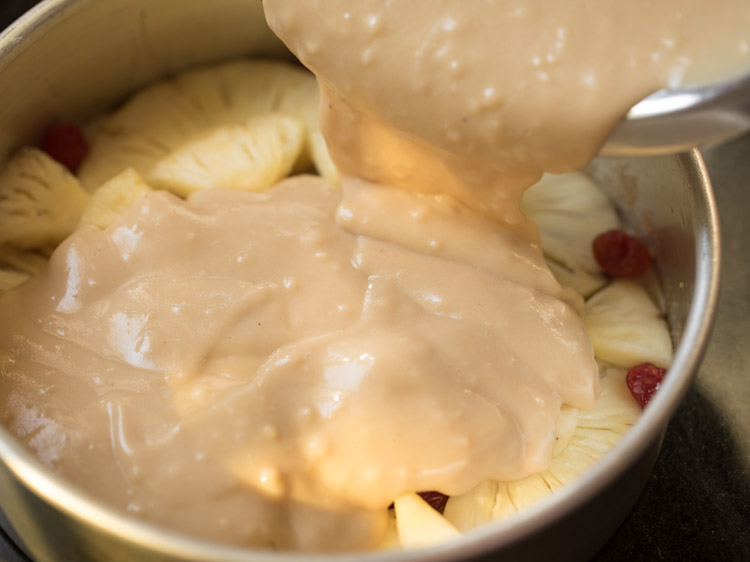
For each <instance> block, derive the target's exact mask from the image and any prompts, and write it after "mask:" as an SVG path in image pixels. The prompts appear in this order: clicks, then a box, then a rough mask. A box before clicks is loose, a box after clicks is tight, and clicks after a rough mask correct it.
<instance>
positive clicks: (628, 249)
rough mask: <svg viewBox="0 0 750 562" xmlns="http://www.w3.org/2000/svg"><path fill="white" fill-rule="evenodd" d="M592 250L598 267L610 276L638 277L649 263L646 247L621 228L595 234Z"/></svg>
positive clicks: (646, 268)
mask: <svg viewBox="0 0 750 562" xmlns="http://www.w3.org/2000/svg"><path fill="white" fill-rule="evenodd" d="M593 250H594V258H595V259H596V262H597V263H598V264H599V267H601V268H602V271H603V272H604V273H606V274H607V275H610V276H612V277H638V276H639V275H643V274H644V273H646V271H647V270H648V268H649V266H650V265H651V254H649V252H648V248H646V246H644V245H643V242H641V241H640V240H638V238H636V237H635V236H631V235H630V234H628V233H627V232H623V231H622V230H610V231H608V232H605V233H604V234H600V235H599V236H597V237H596V238H595V239H594V243H593Z"/></svg>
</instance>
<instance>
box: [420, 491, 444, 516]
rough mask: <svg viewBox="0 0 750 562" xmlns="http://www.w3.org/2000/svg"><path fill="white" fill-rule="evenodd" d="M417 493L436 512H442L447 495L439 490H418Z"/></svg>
mask: <svg viewBox="0 0 750 562" xmlns="http://www.w3.org/2000/svg"><path fill="white" fill-rule="evenodd" d="M419 495H420V496H421V497H422V499H423V500H424V501H426V502H427V503H428V504H430V506H432V508H433V509H434V510H435V511H437V512H438V513H443V511H444V510H445V504H446V503H448V496H446V495H445V494H441V493H440V492H419Z"/></svg>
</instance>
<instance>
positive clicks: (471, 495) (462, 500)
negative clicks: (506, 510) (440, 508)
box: [443, 480, 499, 531]
mask: <svg viewBox="0 0 750 562" xmlns="http://www.w3.org/2000/svg"><path fill="white" fill-rule="evenodd" d="M498 486H499V484H498V483H497V482H496V481H495V480H485V481H484V482H482V483H480V484H479V485H477V486H475V487H474V488H472V489H471V490H469V491H468V492H466V493H465V494H461V495H460V496H451V497H450V498H448V503H446V504H445V511H444V512H443V515H444V516H445V518H446V519H447V520H448V521H450V522H451V523H452V524H453V525H454V526H455V527H456V528H457V529H459V530H460V531H468V530H469V529H473V528H475V527H478V526H479V525H482V524H484V523H489V522H490V521H492V520H493V519H496V517H495V515H494V513H493V512H494V509H495V504H496V502H497V495H498Z"/></svg>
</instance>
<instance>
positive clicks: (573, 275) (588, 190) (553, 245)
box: [521, 173, 620, 297]
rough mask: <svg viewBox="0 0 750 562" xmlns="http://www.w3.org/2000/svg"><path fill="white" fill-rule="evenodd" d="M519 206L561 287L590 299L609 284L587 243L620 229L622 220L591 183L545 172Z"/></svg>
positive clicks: (578, 177)
mask: <svg viewBox="0 0 750 562" xmlns="http://www.w3.org/2000/svg"><path fill="white" fill-rule="evenodd" d="M521 207H522V208H523V210H524V212H525V213H526V215H527V216H528V218H529V219H530V220H532V221H533V222H535V223H536V224H537V226H538V227H539V234H540V237H541V243H542V249H543V251H544V253H545V255H546V256H547V258H548V263H550V264H551V269H552V272H553V273H554V274H555V277H557V279H558V281H559V282H560V283H561V284H562V285H565V286H567V287H570V288H572V289H574V290H576V291H578V292H579V293H581V294H582V295H583V296H584V297H588V296H589V295H591V294H592V293H594V292H595V291H596V290H598V289H599V288H601V287H603V286H604V285H605V284H606V283H607V278H606V277H604V276H603V275H601V272H600V270H599V266H598V265H597V263H596V260H595V259H594V256H593V253H592V251H591V244H592V242H593V240H594V238H596V237H597V236H598V235H599V234H601V233H602V232H606V231H607V230H611V229H614V228H620V219H619V217H618V216H617V212H616V211H615V208H614V206H613V205H612V203H611V202H610V200H609V198H608V197H607V196H606V195H605V194H604V192H602V190H601V189H599V187H598V186H597V185H596V184H595V183H594V182H593V181H591V180H590V179H589V178H587V177H586V176H585V175H583V174H581V173H571V174H545V175H544V176H543V177H542V179H541V180H539V182H537V183H536V184H535V185H533V186H531V187H530V188H529V189H527V190H526V192H525V193H524V195H523V198H522V200H521Z"/></svg>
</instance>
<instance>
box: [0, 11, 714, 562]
mask: <svg viewBox="0 0 750 562" xmlns="http://www.w3.org/2000/svg"><path fill="white" fill-rule="evenodd" d="M259 54H260V55H267V56H282V57H285V56H289V55H288V53H287V52H286V51H285V49H284V48H283V45H281V43H280V42H279V41H278V40H277V39H276V38H275V37H274V36H273V35H272V33H271V32H270V31H269V30H268V29H267V27H266V25H265V20H264V18H263V14H262V7H261V3H260V1H254V0H215V1H212V2H206V1H205V0H47V1H45V2H42V3H41V4H40V5H38V6H37V7H36V8H34V9H33V10H31V11H30V12H28V13H27V14H26V15H25V16H23V17H22V18H21V19H20V20H18V21H17V22H16V23H15V24H13V25H12V26H11V27H10V28H9V29H7V30H6V32H5V33H3V34H2V35H1V36H0V84H2V87H1V88H0V160H3V159H4V158H5V157H7V155H8V154H10V153H11V152H12V151H13V150H14V149H15V148H17V147H18V146H20V145H22V144H24V143H29V142H33V141H34V140H35V139H36V138H38V136H39V134H40V133H41V131H42V130H43V129H44V127H45V126H46V125H48V124H49V123H51V122H55V121H60V120H84V119H86V118H89V117H92V116H94V115H96V114H97V113H98V112H100V111H103V110H106V109H108V108H110V107H112V106H113V105H115V104H116V103H118V102H119V101H121V100H122V99H123V97H124V96H125V95H127V94H128V93H129V92H132V91H133V90H134V89H136V88H138V87H139V86H142V85H143V84H145V83H147V82H148V81H150V80H152V79H154V78H156V77H159V76H162V75H165V74H168V73H171V72H175V71H178V70H180V69H183V68H186V67H189V66H192V65H195V64H200V63H206V62H211V61H218V60H221V59H225V58H229V57H235V56H240V55H259ZM589 171H590V173H591V174H592V175H593V176H594V177H595V178H596V179H597V180H599V182H600V183H601V184H602V185H603V186H604V187H605V188H606V189H607V191H608V192H609V193H610V195H611V196H612V198H613V199H614V200H615V201H616V202H617V204H618V206H619V207H620V208H621V210H622V211H623V213H624V214H625V216H626V217H627V219H628V220H629V221H630V222H631V224H632V225H633V226H634V228H635V229H636V230H637V231H638V232H639V233H640V234H641V235H642V236H643V237H644V238H645V239H646V240H647V241H648V243H649V245H650V247H651V248H652V249H653V251H654V254H655V256H656V261H657V265H658V273H659V275H660V277H661V280H662V284H663V288H664V294H665V302H666V304H667V312H668V316H669V321H670V326H671V328H672V332H673V336H674V338H675V342H676V343H677V344H678V347H677V352H676V356H675V361H674V363H673V366H672V368H671V369H670V374H669V377H667V379H666V380H665V384H664V386H663V387H662V389H661V390H660V392H659V393H658V394H657V396H656V397H655V398H654V400H653V401H652V402H651V404H650V406H649V408H648V409H647V410H646V411H645V412H644V414H643V416H642V417H641V418H640V419H639V421H638V422H637V424H636V425H635V426H634V427H633V429H632V430H631V431H630V432H629V433H628V434H627V435H626V436H625V437H624V438H623V439H622V440H621V441H620V443H618V444H617V445H616V447H615V448H614V449H613V450H612V451H610V453H609V454H607V455H606V456H605V458H604V459H603V460H602V461H601V462H600V463H598V464H597V465H596V466H595V467H594V468H592V469H591V470H590V471H589V472H588V473H586V474H585V475H584V476H582V477H581V478H580V479H579V480H578V481H576V482H574V483H573V484H571V485H569V486H568V487H566V488H564V489H563V490H561V491H560V493H557V494H555V495H554V496H552V497H550V498H548V499H546V500H544V501H542V502H540V503H539V504H537V505H535V506H532V507H531V508H529V509H527V510H526V511H525V512H523V513H521V514H519V515H518V516H517V517H515V518H513V519H509V520H507V521H502V522H497V523H495V524H491V525H487V526H486V527H484V528H481V529H478V530H476V531H474V532H471V533H468V534H466V535H465V536H464V537H463V538H462V539H461V540H458V541H456V542H454V543H451V544H446V545H444V546H441V547H439V548H433V549H425V550H416V551H410V552H392V553H382V552H380V553H359V554H341V555H328V554H325V555H302V554H290V553H275V552H273V553H272V552H267V551H258V550H248V549H242V548H237V547H228V546H225V545H219V544H212V543H208V542H205V541H198V540H195V539H192V538H190V537H185V536H180V535H177V534H174V533H171V532H167V531H164V530H162V529H158V528H155V527H153V526H150V525H148V524H145V523H143V522H141V521H138V520H136V519H133V518H131V517H129V516H127V515H125V514H122V513H119V512H117V511H115V510H112V509H110V508H108V507H107V506H105V505H103V504H101V503H100V502H98V501H96V500H94V499H93V498H91V497H89V496H88V495H87V494H86V493H85V492H84V491H82V490H79V489H77V488H75V487H73V486H71V485H70V484H68V483H66V482H65V481H64V480H63V479H61V478H60V477H59V476H58V475H56V474H54V473H52V472H51V471H50V470H48V469H47V468H46V467H44V466H43V465H42V464H41V463H39V462H38V461H37V460H36V459H35V457H33V455H32V454H31V453H29V452H28V451H27V450H26V449H24V448H23V447H22V446H21V445H20V444H18V443H17V442H16V441H15V440H14V439H13V438H12V437H11V436H10V435H9V434H8V432H6V431H5V430H4V429H2V428H0V505H1V506H2V510H3V512H4V515H5V519H4V523H3V525H4V527H5V528H6V530H7V531H8V532H9V533H10V534H11V535H12V536H13V537H14V538H15V539H16V540H17V541H18V542H19V544H21V545H22V546H23V547H24V548H25V549H26V551H27V552H28V553H29V554H30V556H32V557H33V558H34V559H35V560H37V561H40V562H42V561H53V560H76V561H87V560H111V561H118V560H144V561H146V560H153V561H177V560H189V561H212V562H221V561H227V562H228V561H240V560H242V561H250V562H254V561H260V560H274V561H278V562H281V561H284V562H286V561H301V560H305V561H308V560H317V561H323V560H340V561H342V562H344V561H346V562H355V561H362V562H364V561H368V560H391V561H393V562H396V561H404V562H405V561H418V560H419V561H427V560H430V561H447V560H468V559H477V558H479V559H481V558H485V557H486V558H488V559H489V558H492V559H495V558H496V557H497V558H500V557H502V558H501V559H503V560H507V561H515V560H537V559H540V560H541V559H547V558H551V557H553V556H554V558H555V559H556V560H560V561H566V560H571V561H573V560H585V559H587V558H589V557H590V556H592V555H593V554H594V553H595V552H596V551H597V550H598V549H599V548H600V547H601V546H602V545H603V544H604V543H605V542H606V540H607V539H608V538H609V536H610V535H611V534H612V533H613V532H614V530H615V529H616V528H617V526H618V525H619V524H620V523H621V522H622V520H623V519H624V518H625V516H626V515H627V513H628V512H629V510H630V509H631V508H632V506H633V504H634V503H635V501H636V499H637V497H638V495H639V493H640V491H641V490H642V488H643V486H644V484H645V482H646V479H647V478H648V476H649V474H650V472H651V470H652V468H653V464H654V462H655V460H656V457H657V455H658V451H659V447H660V444H661V440H662V438H663V435H664V431H665V429H666V426H667V424H668V422H669V420H670V418H671V416H672V415H673V414H674V412H675V410H676V409H677V406H678V404H679V402H680V400H681V399H682V398H683V396H684V395H685V393H686V391H687V389H688V387H689V385H690V384H691V382H692V380H693V378H694V375H695V373H696V371H697V368H698V365H699V363H700V359H701V356H702V354H703V350H704V349H705V346H706V343H707V340H708V337H709V333H710V329H711V325H712V322H713V317H714V311H715V307H716V299H717V290H718V281H719V258H720V256H719V229H718V221H717V217H716V210H715V205H714V200H713V195H712V192H711V186H710V183H709V179H708V177H707V174H706V171H705V168H704V166H703V163H702V160H701V158H700V155H699V154H698V152H697V151H693V152H688V153H684V154H681V155H677V156H658V157H649V158H639V159H625V158H623V159H601V160H598V161H597V162H595V163H594V164H593V165H592V166H591V168H590V170H589ZM0 321H2V319H0Z"/></svg>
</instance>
